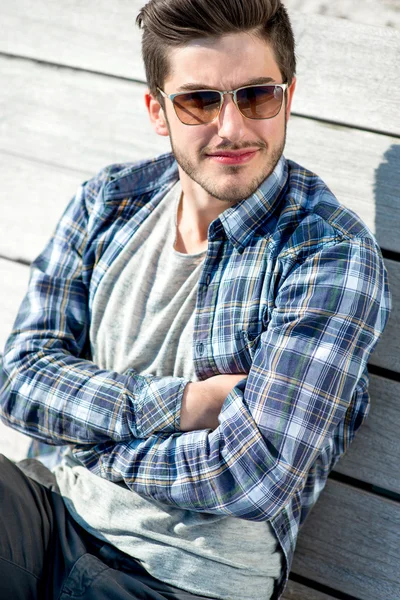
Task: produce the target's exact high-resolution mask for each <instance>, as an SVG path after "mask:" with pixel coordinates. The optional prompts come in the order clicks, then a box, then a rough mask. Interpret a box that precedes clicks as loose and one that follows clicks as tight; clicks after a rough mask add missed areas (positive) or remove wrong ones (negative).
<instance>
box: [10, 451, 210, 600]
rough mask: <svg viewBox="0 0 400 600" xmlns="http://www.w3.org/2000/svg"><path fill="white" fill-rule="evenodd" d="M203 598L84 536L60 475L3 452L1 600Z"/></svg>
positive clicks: (194, 599)
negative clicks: (62, 489)
mask: <svg viewBox="0 0 400 600" xmlns="http://www.w3.org/2000/svg"><path fill="white" fill-rule="evenodd" d="M72 598H75V599H78V598H79V599H80V600H128V599H129V600H132V599H137V600H165V599H168V600H173V599H174V600H196V599H198V598H204V597H203V596H196V595H194V594H190V593H188V592H184V591H182V590H180V589H178V588H176V587H174V586H170V585H167V584H165V583H163V582H161V581H158V580H157V579H154V577H152V576H151V575H149V574H148V573H147V572H146V571H145V570H144V569H143V567H142V566H141V565H140V563H139V562H138V561H136V560H135V559H133V558H131V557H129V556H128V555H126V554H124V553H122V552H120V551H118V550H117V549H116V548H114V547H113V546H111V545H110V544H107V543H103V542H101V541H100V540H97V539H96V538H94V537H93V536H91V535H90V534H88V533H87V532H85V531H84V530H83V529H82V528H81V527H80V526H79V525H78V524H77V523H76V522H75V521H74V520H73V519H72V517H71V516H70V515H69V513H68V511H67V509H66V508H65V505H64V502H63V499H62V497H61V496H60V494H59V492H58V488H57V484H56V481H55V478H54V476H53V474H52V473H51V472H50V471H49V470H48V469H47V468H46V467H44V466H43V465H42V464H41V463H40V462H38V461H36V460H34V459H27V460H25V461H22V462H21V463H18V466H17V465H15V464H14V463H12V462H10V461H9V460H8V459H7V458H5V457H4V456H2V455H0V600H53V599H54V600H67V599H68V600H71V599H72Z"/></svg>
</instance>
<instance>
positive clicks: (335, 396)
mask: <svg viewBox="0 0 400 600" xmlns="http://www.w3.org/2000/svg"><path fill="white" fill-rule="evenodd" d="M69 210H70V211H72V213H73V212H74V211H75V212H76V211H77V208H76V205H75V204H73V205H72V206H71V207H70V209H69ZM71 223H73V227H72V226H71ZM85 227H86V223H85V222H84V215H83V213H82V215H80V214H71V212H70V213H68V212H67V214H66V216H64V219H63V220H62V222H61V223H60V225H59V228H58V230H57V232H56V234H55V236H54V238H53V240H52V241H51V243H50V245H49V246H48V247H47V249H46V250H45V252H44V253H43V254H42V255H41V256H40V257H39V259H38V260H37V261H36V262H35V264H34V268H33V271H32V277H31V282H30V286H29V291H28V294H27V296H26V298H25V300H24V303H23V305H22V307H21V309H20V313H19V316H18V318H17V322H16V326H15V329H14V331H13V333H12V335H11V336H10V339H9V341H8V343H7V346H6V350H5V354H4V365H3V374H2V377H3V383H2V391H1V413H2V415H3V418H5V419H6V420H7V422H8V423H9V424H11V425H12V426H14V427H15V428H17V429H19V430H20V431H23V432H25V433H27V434H28V435H32V436H33V437H36V438H37V439H40V440H42V441H45V442H48V443H53V444H59V445H62V444H72V445H74V446H75V453H76V455H77V456H78V457H79V459H80V460H81V461H82V462H83V463H84V464H85V465H86V466H87V467H88V468H89V469H91V470H92V471H94V472H96V473H98V474H100V475H101V476H103V477H106V478H107V479H110V480H112V481H121V480H123V481H125V483H126V484H127V485H128V487H130V488H132V489H134V490H136V491H137V492H139V493H142V494H145V495H148V496H151V497H153V498H155V499H157V500H160V501H162V502H167V503H171V504H174V505H177V506H180V507H181V508H187V509H191V510H197V511H205V512H220V513H224V514H230V515H234V516H240V517H243V518H247V519H254V520H259V519H269V518H271V517H272V516H274V515H275V514H276V513H277V512H278V511H279V510H280V509H281V508H282V507H283V506H284V505H286V504H287V502H288V500H289V498H290V497H291V495H292V494H293V493H295V491H297V490H299V489H300V488H301V487H302V486H303V485H304V483H305V479H306V477H307V474H308V472H309V470H310V468H311V466H312V464H313V462H314V461H315V459H316V457H317V456H318V454H319V453H320V452H323V451H326V452H328V448H330V447H331V444H330V442H331V438H332V435H333V432H334V431H335V430H336V429H337V428H338V426H339V425H340V424H342V426H343V437H345V438H347V439H346V440H345V443H344V445H346V443H348V442H349V441H350V440H351V438H352V436H353V435H354V429H355V424H354V423H355V421H357V415H355V414H353V413H350V414H353V417H352V418H353V421H354V422H353V423H350V422H349V419H347V421H346V416H349V413H348V410H349V407H350V405H351V402H352V398H353V396H354V394H355V393H356V391H357V386H358V383H359V381H361V379H362V377H363V373H364V372H365V368H366V362H367V359H368V356H369V354H370V352H371V351H372V349H373V347H374V345H375V343H376V340H377V338H378V336H379V334H380V332H381V331H382V329H383V326H384V321H385V316H384V315H385V311H382V310H381V307H382V306H384V305H385V300H384V297H385V294H387V290H386V291H385V285H386V283H385V274H384V269H383V266H382V263H381V261H380V260H379V257H378V255H377V253H376V251H375V249H374V248H373V247H372V245H371V243H370V242H368V241H367V242H366V241H363V240H356V241H349V240H344V241H343V242H341V243H338V244H333V245H332V246H330V247H327V248H324V249H323V250H322V251H320V252H318V253H315V254H314V255H312V256H311V257H310V258H309V259H307V260H305V261H304V262H303V263H301V264H300V263H299V264H298V265H294V266H293V270H292V273H291V274H290V275H289V276H288V277H287V279H286V280H285V281H284V282H283V283H282V285H281V286H280V288H279V291H278V294H277V298H276V307H275V309H274V311H273V312H272V314H271V320H270V323H269V326H268V329H267V330H266V331H265V332H264V333H263V334H262V336H261V339H260V342H259V345H258V347H257V350H256V353H255V355H254V360H253V364H252V367H251V370H250V372H249V374H247V379H246V380H244V379H243V374H236V375H220V376H216V377H213V378H211V379H209V380H207V381H204V382H196V383H190V382H187V381H185V380H183V379H180V378H173V377H163V378H160V377H153V376H149V375H146V376H142V375H140V374H138V373H136V372H135V371H134V370H133V369H132V370H129V371H127V372H126V373H124V374H118V373H114V372H109V371H104V370H101V369H99V368H98V367H97V366H96V365H94V364H93V363H92V362H90V361H88V360H85V359H83V358H80V356H81V355H82V351H83V348H84V344H85V341H86V340H87V336H88V331H87V312H86V306H87V303H88V299H87V290H86V287H85V285H84V284H83V282H82V278H81V272H82V264H81V255H80V252H79V251H78V248H79V245H80V243H79V242H80V240H79V239H78V237H79V235H80V233H79V232H81V231H83V230H84V229H85ZM55 256H57V257H59V259H58V261H55V260H54V257H55ZM321 307H322V308H321Z"/></svg>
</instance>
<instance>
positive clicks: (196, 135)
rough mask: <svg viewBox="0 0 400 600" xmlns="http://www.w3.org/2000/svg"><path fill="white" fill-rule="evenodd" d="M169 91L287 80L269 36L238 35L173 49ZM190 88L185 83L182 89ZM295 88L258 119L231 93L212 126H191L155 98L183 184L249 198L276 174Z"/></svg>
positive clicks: (156, 121)
mask: <svg viewBox="0 0 400 600" xmlns="http://www.w3.org/2000/svg"><path fill="white" fill-rule="evenodd" d="M169 61H170V67H171V69H170V75H169V76H168V78H167V79H166V80H165V82H164V91H165V93H166V94H175V93H179V92H181V91H187V86H188V85H190V86H191V89H198V90H200V89H216V90H220V91H224V90H233V89H236V88H239V87H243V86H246V85H251V84H253V83H271V82H272V83H284V82H283V80H282V75H281V73H280V71H279V68H278V65H277V63H276V61H275V58H274V54H273V51H272V50H271V48H270V46H269V45H268V44H266V43H265V42H264V41H263V40H260V39H259V38H257V37H255V36H253V35H251V34H248V33H237V34H236V33H235V34H229V35H226V36H223V37H222V38H213V39H201V40H193V41H192V42H190V43H189V44H187V45H186V46H185V47H183V48H178V49H176V50H172V51H170V55H169ZM183 86H185V87H183ZM293 92H294V83H293V84H292V86H291V87H290V88H289V90H288V102H287V105H285V101H284V102H283V104H282V108H281V111H280V112H279V114H278V115H277V116H276V117H273V118H272V119H263V120H253V119H248V118H246V117H244V116H242V115H241V113H240V112H239V111H238V109H237V108H236V106H235V104H234V102H233V99H232V96H231V95H225V96H224V104H223V107H222V109H221V112H220V114H219V116H218V117H217V118H216V119H215V120H214V121H213V122H211V123H208V124H202V125H195V126H190V125H185V124H183V123H181V122H180V121H179V119H178V117H177V116H176V114H175V111H174V109H173V106H172V103H171V101H170V100H169V99H168V98H166V99H165V109H164V110H163V109H162V108H161V107H160V105H159V103H158V102H157V100H155V99H154V98H151V97H148V99H147V104H148V108H149V112H150V117H151V120H152V122H153V126H154V128H155V130H156V132H157V133H159V134H160V135H169V136H170V139H171V145H172V150H173V153H174V155H175V158H176V160H177V162H178V165H179V171H180V177H181V182H182V185H184V182H185V181H186V183H187V184H188V185H189V186H192V188H193V187H194V188H196V187H197V186H200V188H202V189H203V190H205V191H206V192H207V193H208V194H209V195H210V196H212V197H213V198H217V199H219V200H222V201H230V202H237V201H239V200H242V199H244V198H247V197H249V196H250V195H251V194H252V193H254V192H255V191H256V190H257V188H258V187H259V186H260V184H261V183H262V182H263V181H264V180H265V179H266V178H267V177H268V176H269V175H270V174H271V173H272V171H273V170H274V168H275V166H276V163H277V162H278V160H279V158H280V156H281V155H282V152H283V148H284V144H285V132H286V121H287V118H288V116H289V111H290V104H291V99H292V95H293Z"/></svg>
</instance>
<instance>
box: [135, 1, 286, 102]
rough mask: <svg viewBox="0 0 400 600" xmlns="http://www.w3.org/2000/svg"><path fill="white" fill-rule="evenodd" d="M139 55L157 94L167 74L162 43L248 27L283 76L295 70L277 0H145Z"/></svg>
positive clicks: (170, 45)
mask: <svg viewBox="0 0 400 600" xmlns="http://www.w3.org/2000/svg"><path fill="white" fill-rule="evenodd" d="M136 23H137V25H139V27H140V28H141V29H143V38H142V55H143V61H144V66H145V70H146V78H147V84H148V86H149V88H150V93H151V94H153V95H154V96H156V95H157V87H160V88H162V87H163V85H164V81H165V79H166V77H167V76H168V74H169V62H168V49H169V48H177V47H182V46H184V45H185V44H187V43H188V42H190V41H191V40H193V39H196V38H205V37H221V36H222V35H226V34H228V33H239V32H242V31H254V33H255V35H257V36H258V37H260V38H261V39H263V40H265V41H266V42H268V43H269V44H271V47H272V49H273V51H274V55H275V59H276V62H277V64H278V67H279V69H280V71H281V74H282V77H283V79H284V81H287V82H288V83H289V84H290V83H291V82H292V79H293V76H294V74H295V71H296V58H295V52H294V37H293V31H292V27H291V24H290V20H289V16H288V14H287V12H286V9H285V7H284V6H283V5H282V3H281V1H280V0H150V1H149V2H148V3H147V4H146V5H145V6H144V7H143V8H142V9H141V10H140V12H139V14H138V16H137V19H136Z"/></svg>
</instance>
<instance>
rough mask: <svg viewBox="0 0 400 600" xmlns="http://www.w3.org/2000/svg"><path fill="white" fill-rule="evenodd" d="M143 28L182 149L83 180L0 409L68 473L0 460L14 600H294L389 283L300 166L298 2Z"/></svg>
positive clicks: (192, 9)
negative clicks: (295, 103)
mask: <svg viewBox="0 0 400 600" xmlns="http://www.w3.org/2000/svg"><path fill="white" fill-rule="evenodd" d="M138 21H139V24H140V25H141V26H142V28H143V56H144V61H145V67H146V74H147V80H148V85H149V93H148V94H147V95H146V105H147V109H148V112H149V115H150V119H151V122H152V124H153V127H154V129H155V131H156V132H157V133H158V134H159V135H163V136H167V135H168V136H169V137H170V140H171V145H172V149H173V155H166V156H162V157H159V158H157V159H154V160H152V161H144V162H142V163H140V164H127V165H113V166H111V167H108V168H107V169H105V170H103V171H102V172H101V173H100V174H99V175H98V176H97V177H95V178H93V179H92V180H90V181H89V182H86V183H85V184H84V185H83V186H82V188H81V189H80V191H79V192H78V194H77V195H76V197H75V198H74V199H73V200H72V202H71V204H70V206H69V207H68V208H67V210H66V212H65V214H64V216H63V217H62V219H61V221H60V223H59V225H58V228H57V231H56V233H55V235H54V236H53V238H52V240H51V241H50V243H49V245H48V246H47V248H46V249H45V250H44V252H43V253H42V254H41V255H40V256H39V258H38V259H37V260H36V261H35V263H34V264H33V267H32V277H31V281H30V285H29V290H28V294H27V296H26V298H25V300H24V302H23V304H22V306H21V309H20V312H19V315H18V317H17V321H16V325H15V328H14V331H13V333H12V334H11V336H10V338H9V340H8V343H7V346H6V350H5V354H4V369H3V382H4V383H3V387H2V395H1V406H2V409H1V410H2V414H3V418H4V419H6V420H7V422H9V423H10V424H11V425H12V426H14V427H15V428H17V429H19V430H21V431H24V432H25V433H28V434H30V435H32V436H33V437H35V438H36V439H38V440H41V441H44V442H47V443H50V444H54V445H60V446H65V447H66V452H65V454H64V456H63V458H62V462H61V464H60V465H58V466H57V467H56V468H55V469H54V471H53V474H52V473H51V472H50V471H48V470H46V469H45V468H44V467H40V464H39V463H35V462H34V463H32V462H28V463H24V464H22V465H20V466H19V467H17V466H15V465H12V464H11V463H10V462H9V461H7V460H6V459H4V460H3V461H2V463H1V470H0V481H1V492H0V493H1V495H2V498H1V502H2V517H1V518H2V532H3V533H2V536H0V539H1V541H0V551H1V554H0V556H1V558H2V561H1V564H2V565H3V566H1V567H0V568H1V569H2V572H1V573H0V581H1V582H2V583H0V592H2V594H1V593H0V596H1V597H17V598H18V597H21V598H22V597H23V598H27V597H33V598H60V599H63V598H67V597H68V598H70V597H80V598H82V599H85V600H89V599H92V598H93V599H94V598H96V599H101V598H115V599H117V600H120V599H123V598H146V599H153V600H156V599H158V600H161V599H163V598H180V599H183V598H185V599H189V598H203V597H207V598H218V599H222V600H228V599H237V600H238V599H240V600H245V599H246V600H247V599H248V600H259V599H260V598H263V599H268V598H279V597H280V596H281V594H282V591H283V587H284V584H285V582H286V580H287V576H288V572H289V570H290V564H291V559H292V556H293V551H294V547H295V543H296V538H297V534H298V529H299V526H300V525H301V523H302V522H303V521H304V519H305V517H306V515H307V514H308V512H309V510H310V508H311V507H312V506H313V504H314V503H315V501H316V500H317V498H318V495H319V493H320V491H321V490H322V488H323V486H324V484H325V481H326V478H327V475H328V473H329V471H330V470H331V469H332V467H333V466H334V465H335V463H336V462H337V460H338V459H339V457H340V456H341V455H342V454H343V452H344V451H345V450H346V449H347V447H348V445H349V443H350V442H351V440H352V439H353V437H354V434H355V432H356V430H357V429H358V428H359V427H360V425H361V423H362V422H363V420H364V418H365V416H366V414H367V411H368V403H369V401H368V392H367V385H368V377H367V370H366V365H367V361H368V358H369V356H370V354H371V352H372V350H373V348H374V347H375V345H376V342H377V340H378V338H379V336H380V334H381V332H382V330H383V328H384V325H385V323H386V320H387V317H388V312H389V292H388V288H387V280H386V273H385V269H384V266H383V262H382V258H381V256H380V253H379V250H378V248H377V245H376V242H375V240H374V239H373V237H372V235H371V234H370V232H369V231H368V230H367V229H366V227H365V226H364V225H363V224H362V223H361V222H360V220H359V219H358V218H357V217H356V216H355V215H354V214H353V213H351V212H350V211H349V210H347V209H345V208H344V207H342V206H340V204H339V203H338V202H337V200H336V199H335V198H334V196H333V195H332V193H331V192H330V191H329V189H328V188H327V187H326V186H325V184H324V183H323V182H322V181H321V180H320V179H319V178H318V177H317V176H316V175H314V174H312V173H310V172H308V171H306V170H305V169H303V168H302V167H299V166H298V165H296V164H295V163H293V162H291V161H287V160H286V159H285V158H284V157H283V155H282V152H283V148H284V144H285V132H286V123H287V120H288V118H289V114H290V107H291V102H292V98H293V94H294V90H295V84H296V80H295V58H294V42H293V35H292V30H291V27H290V23H289V20H288V17H287V14H286V11H285V9H284V7H283V6H282V5H281V4H280V2H279V1H278V0H246V2H242V1H241V0H151V2H149V3H148V4H147V5H146V7H145V8H144V9H142V11H141V12H140V14H139V17H138ZM310 93H312V90H311V91H310ZM27 473H30V475H31V476H30V477H28V476H27ZM4 565H7V577H6V576H5V567H4ZM1 586H3V588H2V587H1ZM7 594H8V595H7ZM18 594H19V595H18Z"/></svg>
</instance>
